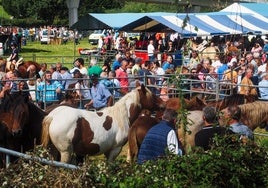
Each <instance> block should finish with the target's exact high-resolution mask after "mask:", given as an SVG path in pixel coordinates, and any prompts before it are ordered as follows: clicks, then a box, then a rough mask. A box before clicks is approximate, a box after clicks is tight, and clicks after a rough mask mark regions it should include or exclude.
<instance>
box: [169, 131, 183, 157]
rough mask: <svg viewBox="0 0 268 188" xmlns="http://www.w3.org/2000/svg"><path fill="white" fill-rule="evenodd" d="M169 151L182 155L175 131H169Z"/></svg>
mask: <svg viewBox="0 0 268 188" xmlns="http://www.w3.org/2000/svg"><path fill="white" fill-rule="evenodd" d="M167 146H168V150H169V151H170V152H171V153H173V154H176V155H182V150H181V149H180V148H179V142H178V139H177V136H176V133H175V131H174V130H171V131H169V133H168V136H167Z"/></svg>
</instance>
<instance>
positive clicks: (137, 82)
mask: <svg viewBox="0 0 268 188" xmlns="http://www.w3.org/2000/svg"><path fill="white" fill-rule="evenodd" d="M139 86H141V84H140V82H139V81H138V80H136V88H137V87H139Z"/></svg>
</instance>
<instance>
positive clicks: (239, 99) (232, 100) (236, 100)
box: [217, 94, 258, 110]
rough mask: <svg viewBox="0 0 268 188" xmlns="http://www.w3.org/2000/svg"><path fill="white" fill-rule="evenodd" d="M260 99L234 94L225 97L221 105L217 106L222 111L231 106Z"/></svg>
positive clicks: (253, 96)
mask: <svg viewBox="0 0 268 188" xmlns="http://www.w3.org/2000/svg"><path fill="white" fill-rule="evenodd" d="M257 99H258V97H257V96H256V95H243V94H233V95H230V96H226V97H224V99H223V100H221V102H220V104H219V105H218V106H217V107H218V108H219V110H222V109H224V108H226V107H228V106H231V105H240V104H246V103H251V102H254V101H256V100H257Z"/></svg>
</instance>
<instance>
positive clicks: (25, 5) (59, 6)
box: [2, 0, 125, 24]
mask: <svg viewBox="0 0 268 188" xmlns="http://www.w3.org/2000/svg"><path fill="white" fill-rule="evenodd" d="M124 3H125V0H80V4H79V8H78V12H79V15H85V14H86V13H89V12H105V10H106V9H113V8H122V7H123V6H124ZM2 5H3V8H4V9H5V11H6V12H7V13H8V14H9V15H11V16H13V17H14V19H26V18H29V19H31V20H32V19H35V20H42V21H44V22H45V23H47V24H53V22H54V21H55V19H57V20H59V19H63V20H66V19H68V8H67V4H66V0H2Z"/></svg>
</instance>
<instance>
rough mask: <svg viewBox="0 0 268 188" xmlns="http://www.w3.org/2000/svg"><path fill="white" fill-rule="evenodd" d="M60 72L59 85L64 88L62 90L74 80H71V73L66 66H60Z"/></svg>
mask: <svg viewBox="0 0 268 188" xmlns="http://www.w3.org/2000/svg"><path fill="white" fill-rule="evenodd" d="M75 71H79V70H75ZM79 72H80V71H79ZM60 74H61V85H62V87H63V88H64V90H67V89H68V87H69V85H70V84H72V83H74V82H75V81H74V80H73V77H72V74H71V73H70V72H69V69H68V68H67V67H61V69H60Z"/></svg>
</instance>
